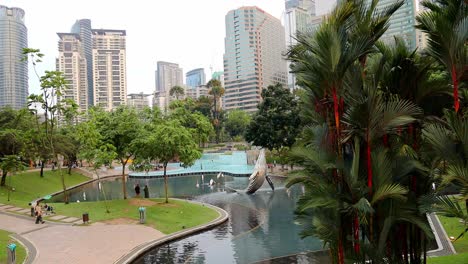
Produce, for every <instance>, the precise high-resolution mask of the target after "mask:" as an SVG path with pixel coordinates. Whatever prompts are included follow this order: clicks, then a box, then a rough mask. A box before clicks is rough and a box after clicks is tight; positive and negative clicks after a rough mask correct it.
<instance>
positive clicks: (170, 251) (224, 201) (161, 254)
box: [53, 156, 328, 264]
mask: <svg viewBox="0 0 468 264" xmlns="http://www.w3.org/2000/svg"><path fill="white" fill-rule="evenodd" d="M210 158H212V156H211V157H210ZM202 160H205V162H206V160H207V159H202ZM208 160H210V159H208ZM213 160H214V158H213ZM240 165H242V166H243V165H246V164H240ZM238 168H240V167H238ZM215 170H217V169H215ZM211 179H213V180H214V181H216V184H215V185H214V186H209V185H208V182H209V181H210V180H211ZM284 181H285V180H284V178H280V177H273V182H274V185H275V187H276V188H275V191H272V190H271V189H270V187H269V186H268V184H267V183H266V182H265V184H264V185H263V186H262V188H261V189H260V190H259V191H257V193H255V194H254V195H247V194H245V193H242V192H232V190H233V189H235V190H243V189H245V188H246V187H247V185H248V178H247V177H231V176H227V175H224V176H223V177H219V176H218V174H217V173H208V172H206V171H205V172H204V173H203V174H197V175H191V176H177V177H170V178H169V188H168V189H169V196H170V197H177V198H182V199H191V200H195V201H199V202H203V203H209V204H212V205H215V206H218V207H221V208H223V209H224V210H226V211H227V212H228V213H229V220H228V221H227V222H226V223H224V224H222V225H220V226H218V227H215V228H213V229H211V230H209V231H205V232H202V233H199V234H195V235H192V236H190V237H187V238H184V239H181V240H178V241H174V242H171V243H169V244H166V245H163V246H160V247H156V248H153V249H152V250H150V251H148V252H146V254H144V255H143V256H141V257H140V258H139V259H137V260H136V261H135V262H134V263H145V264H146V263H326V262H328V261H327V260H326V259H327V257H328V256H327V255H326V253H325V254H324V253H323V251H320V250H321V249H322V242H321V241H320V240H318V239H316V238H310V237H309V238H306V239H301V237H300V235H299V233H300V231H301V230H302V228H303V226H302V223H301V222H300V221H298V220H297V219H295V215H294V210H295V208H296V202H297V200H298V199H299V197H300V196H301V195H302V194H303V191H304V190H303V188H302V187H301V186H294V187H293V188H289V189H286V188H285V187H284V185H285V182H284ZM137 183H138V184H139V185H140V186H141V187H142V188H143V187H144V185H148V187H149V191H150V197H151V198H159V197H164V179H162V178H139V177H138V178H129V179H128V181H127V184H126V188H127V193H128V194H129V196H130V197H133V196H134V195H135V191H134V186H135V184H137ZM104 192H105V194H106V197H107V199H121V198H122V197H123V195H122V182H121V178H120V177H118V178H114V179H108V180H103V181H102V182H101V184H98V183H97V182H94V183H90V184H87V185H84V186H82V187H79V188H76V189H74V190H72V191H70V193H69V194H70V200H71V201H72V202H76V201H80V202H85V201H96V200H102V199H104V196H103V193H104ZM62 198H63V197H61V196H60V195H59V196H56V197H53V200H54V201H56V202H58V201H61V200H62ZM316 251H318V252H316Z"/></svg>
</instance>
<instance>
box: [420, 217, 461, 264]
mask: <svg viewBox="0 0 468 264" xmlns="http://www.w3.org/2000/svg"><path fill="white" fill-rule="evenodd" d="M438 217H439V220H440V222H441V223H442V225H443V226H444V229H445V232H446V233H447V236H448V237H451V236H453V237H455V238H456V237H458V236H459V235H460V234H461V233H462V232H463V231H464V230H465V226H464V225H463V223H460V221H459V219H458V218H454V217H444V216H440V215H438ZM452 244H453V246H454V248H455V250H456V251H457V254H456V255H451V256H444V257H436V258H429V259H428V260H427V263H430V264H442V263H450V264H465V263H468V234H465V236H463V237H461V238H459V239H458V240H457V241H455V242H453V243H452Z"/></svg>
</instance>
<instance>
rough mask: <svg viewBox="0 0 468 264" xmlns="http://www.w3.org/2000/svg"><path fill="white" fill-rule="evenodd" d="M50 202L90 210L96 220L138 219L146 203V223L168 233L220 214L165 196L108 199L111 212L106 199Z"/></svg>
mask: <svg viewBox="0 0 468 264" xmlns="http://www.w3.org/2000/svg"><path fill="white" fill-rule="evenodd" d="M50 205H52V206H54V210H55V212H56V213H57V214H61V215H67V216H74V217H79V218H81V217H82V214H83V213H84V212H87V213H88V214H89V219H90V220H91V221H92V222H96V221H103V220H110V219H118V218H126V219H129V218H130V219H133V220H138V219H139V212H138V207H140V206H145V207H146V219H147V221H146V225H148V226H151V227H154V228H156V229H157V230H159V231H161V232H163V233H165V234H170V233H173V232H176V231H179V230H181V229H184V228H185V229H187V228H190V227H194V226H197V225H200V224H203V223H207V222H209V221H211V220H213V219H215V218H216V217H218V213H217V212H216V211H214V210H212V209H210V208H207V207H205V206H201V205H197V204H192V203H189V202H185V201H179V200H170V202H169V203H168V204H166V203H164V200H163V199H135V198H133V199H127V200H113V201H109V202H108V205H109V209H110V213H106V209H105V208H106V207H105V202H103V201H99V202H82V203H71V204H68V205H66V204H63V203H56V204H50Z"/></svg>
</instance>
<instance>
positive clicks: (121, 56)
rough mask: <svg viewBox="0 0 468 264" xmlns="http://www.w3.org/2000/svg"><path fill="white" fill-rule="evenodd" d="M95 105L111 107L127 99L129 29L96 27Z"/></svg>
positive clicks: (94, 43)
mask: <svg viewBox="0 0 468 264" xmlns="http://www.w3.org/2000/svg"><path fill="white" fill-rule="evenodd" d="M91 32H92V40H93V71H94V76H93V80H94V82H93V87H94V105H97V106H101V107H103V108H104V109H106V110H108V111H111V110H112V109H114V108H116V107H118V106H119V105H122V104H126V102H127V67H126V44H125V37H126V32H125V30H115V29H92V30H91Z"/></svg>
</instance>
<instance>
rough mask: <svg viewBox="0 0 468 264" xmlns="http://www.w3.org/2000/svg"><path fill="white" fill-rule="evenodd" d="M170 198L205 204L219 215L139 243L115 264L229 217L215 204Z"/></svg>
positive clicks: (210, 226)
mask: <svg viewBox="0 0 468 264" xmlns="http://www.w3.org/2000/svg"><path fill="white" fill-rule="evenodd" d="M171 199H173V200H179V201H185V202H190V203H194V204H199V205H203V206H207V207H209V208H211V209H213V210H215V211H216V212H218V214H219V216H218V217H217V218H216V219H214V220H211V221H210V222H208V223H206V224H202V225H198V226H195V227H192V228H189V229H186V230H181V231H178V232H175V233H173V234H170V235H167V236H164V237H162V238H159V239H156V240H153V241H150V242H146V243H143V244H140V245H138V246H136V247H134V248H133V249H132V250H131V251H130V252H128V253H127V254H125V255H123V256H121V257H120V258H119V259H117V260H116V261H115V262H114V263H115V264H124V263H132V262H133V261H135V260H136V259H137V258H138V257H140V256H141V255H143V254H144V253H146V252H147V251H149V250H151V249H152V248H154V247H156V246H159V245H162V244H165V243H169V242H172V241H174V240H177V239H181V238H185V237H188V236H190V235H193V234H195V233H199V232H201V231H205V230H209V229H212V228H214V227H216V226H218V225H220V224H222V223H224V222H226V221H227V220H228V219H229V215H228V213H227V212H226V211H225V210H224V209H222V208H219V207H217V206H214V205H211V204H206V203H201V202H196V201H190V200H184V199H178V198H171Z"/></svg>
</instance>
